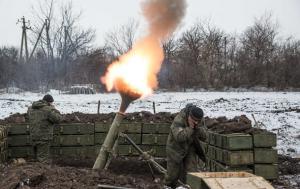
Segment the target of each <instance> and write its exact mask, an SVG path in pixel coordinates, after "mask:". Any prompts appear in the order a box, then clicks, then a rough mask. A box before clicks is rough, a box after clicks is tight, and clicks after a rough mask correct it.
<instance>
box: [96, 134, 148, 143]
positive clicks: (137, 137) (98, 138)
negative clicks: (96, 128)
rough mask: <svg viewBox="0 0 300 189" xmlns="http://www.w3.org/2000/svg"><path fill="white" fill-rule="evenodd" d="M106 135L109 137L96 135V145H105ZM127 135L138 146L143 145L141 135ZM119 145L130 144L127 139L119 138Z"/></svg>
mask: <svg viewBox="0 0 300 189" xmlns="http://www.w3.org/2000/svg"><path fill="white" fill-rule="evenodd" d="M106 135H107V133H95V144H103V142H104V140H105V137H106ZM127 135H128V136H129V137H130V138H131V139H132V140H133V142H135V143H136V144H141V141H142V139H141V135H140V134H127ZM118 143H119V144H129V142H128V141H127V140H126V139H125V138H123V137H119V139H118Z"/></svg>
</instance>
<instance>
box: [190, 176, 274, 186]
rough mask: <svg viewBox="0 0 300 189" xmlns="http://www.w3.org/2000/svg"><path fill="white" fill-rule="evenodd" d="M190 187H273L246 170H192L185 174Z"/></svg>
mask: <svg viewBox="0 0 300 189" xmlns="http://www.w3.org/2000/svg"><path fill="white" fill-rule="evenodd" d="M187 184H188V185H189V186H191V188H192V189H224V188H230V189H240V188H247V189H261V188H264V189H274V188H273V187H272V186H271V185H270V183H268V182H267V181H266V180H264V179H263V178H262V177H259V176H255V175H253V174H251V173H246V172H214V173H209V172H205V173H204V172H201V173H200V172H193V173H188V174H187Z"/></svg>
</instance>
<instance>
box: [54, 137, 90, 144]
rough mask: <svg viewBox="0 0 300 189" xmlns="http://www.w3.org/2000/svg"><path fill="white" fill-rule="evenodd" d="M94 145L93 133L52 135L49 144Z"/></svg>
mask: <svg viewBox="0 0 300 189" xmlns="http://www.w3.org/2000/svg"><path fill="white" fill-rule="evenodd" d="M88 145H94V135H54V136H53V140H52V143H51V146H88Z"/></svg>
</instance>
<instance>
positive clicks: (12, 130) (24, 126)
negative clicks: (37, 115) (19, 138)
mask: <svg viewBox="0 0 300 189" xmlns="http://www.w3.org/2000/svg"><path fill="white" fill-rule="evenodd" d="M29 132H30V125H29V123H15V124H10V125H9V127H8V134H9V135H21V134H29Z"/></svg>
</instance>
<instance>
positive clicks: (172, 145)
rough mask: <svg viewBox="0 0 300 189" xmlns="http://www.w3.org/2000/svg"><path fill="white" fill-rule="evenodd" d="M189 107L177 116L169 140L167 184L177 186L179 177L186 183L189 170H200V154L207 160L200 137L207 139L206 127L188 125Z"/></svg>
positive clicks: (167, 146) (167, 147)
mask: <svg viewBox="0 0 300 189" xmlns="http://www.w3.org/2000/svg"><path fill="white" fill-rule="evenodd" d="M188 113H189V107H186V108H184V109H182V110H181V111H180V113H179V114H178V115H177V116H176V117H175V119H174V121H173V123H172V125H171V128H170V133H169V136H168V140H167V145H166V152H167V174H166V175H165V181H164V182H165V185H167V186H169V187H172V188H175V187H176V185H177V181H178V179H179V180H181V181H182V182H184V183H185V180H186V174H187V172H195V171H198V168H197V165H198V156H199V157H200V158H201V159H202V160H203V161H204V162H205V154H204V153H203V150H202V148H201V146H200V144H199V141H198V139H200V140H205V138H206V132H205V128H204V127H200V128H199V127H197V128H195V129H193V128H191V127H189V125H188V121H187V119H188Z"/></svg>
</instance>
